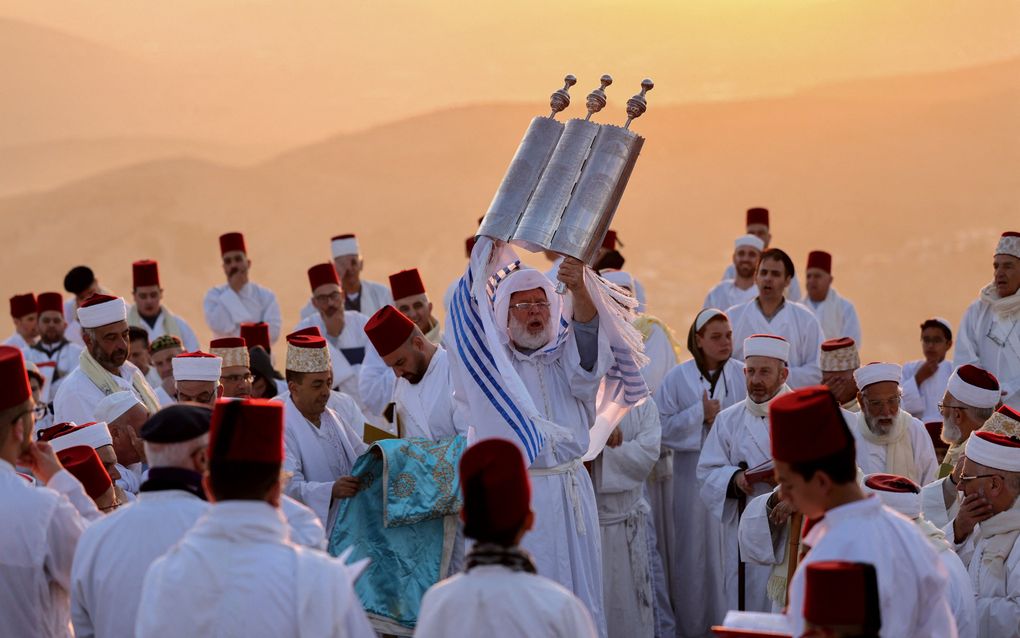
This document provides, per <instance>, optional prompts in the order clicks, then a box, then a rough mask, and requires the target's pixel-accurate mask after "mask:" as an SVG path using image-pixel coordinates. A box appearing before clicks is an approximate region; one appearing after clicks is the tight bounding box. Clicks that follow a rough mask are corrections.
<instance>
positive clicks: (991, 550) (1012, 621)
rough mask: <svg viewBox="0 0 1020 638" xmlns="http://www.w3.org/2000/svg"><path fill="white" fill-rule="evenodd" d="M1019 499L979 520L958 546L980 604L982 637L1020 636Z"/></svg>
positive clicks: (1009, 637)
mask: <svg viewBox="0 0 1020 638" xmlns="http://www.w3.org/2000/svg"><path fill="white" fill-rule="evenodd" d="M1018 541H1020V499H1018V500H1017V501H1016V502H1014V504H1013V507H1012V508H1011V509H1008V510H1006V511H1004V512H999V513H998V514H996V515H995V516H993V517H991V518H989V519H988V520H986V521H983V522H981V523H978V524H977V526H975V528H974V531H973V532H972V533H971V535H970V536H969V537H968V538H967V540H966V542H964V543H961V544H957V545H956V546H955V549H956V552H957V553H958V554H959V555H960V559H961V560H963V562H964V563H965V564H966V565H967V571H968V573H969V574H970V578H971V583H972V584H973V585H974V594H975V595H976V596H977V598H976V607H977V624H978V632H977V634H978V636H979V637H980V638H993V637H994V638H999V637H1000V636H1001V637H1002V638H1017V637H1020V542H1018Z"/></svg>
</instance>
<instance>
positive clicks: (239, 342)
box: [209, 337, 248, 350]
mask: <svg viewBox="0 0 1020 638" xmlns="http://www.w3.org/2000/svg"><path fill="white" fill-rule="evenodd" d="M247 347H248V345H247V343H246V342H245V340H244V338H243V337H223V338H222V339H213V340H212V341H210V342H209V349H210V350H212V349H213V348H247Z"/></svg>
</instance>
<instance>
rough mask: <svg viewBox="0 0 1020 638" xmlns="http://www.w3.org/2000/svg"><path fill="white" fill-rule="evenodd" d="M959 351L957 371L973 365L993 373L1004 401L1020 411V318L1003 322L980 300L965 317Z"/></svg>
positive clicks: (955, 359)
mask: <svg viewBox="0 0 1020 638" xmlns="http://www.w3.org/2000/svg"><path fill="white" fill-rule="evenodd" d="M955 348H956V351H955V353H954V357H953V367H954V368H957V367H959V366H962V365H964V364H966V363H970V364H973V365H976V366H978V367H980V368H984V369H985V370H987V371H989V372H991V373H992V374H994V375H995V378H997V379H998V380H999V387H1000V388H1001V389H1002V394H1003V401H1004V402H1005V403H1006V404H1007V405H1009V406H1010V407H1011V408H1014V409H1018V410H1020V317H1013V318H1012V319H1006V320H1004V319H1000V318H999V317H998V316H996V314H995V313H994V312H993V311H992V307H991V306H990V305H989V304H987V303H986V302H984V301H982V300H981V299H978V300H977V301H975V302H974V303H972V304H971V305H970V306H969V307H968V308H967V310H966V312H964V313H963V320H962V321H960V329H959V331H958V332H957V334H956V344H955Z"/></svg>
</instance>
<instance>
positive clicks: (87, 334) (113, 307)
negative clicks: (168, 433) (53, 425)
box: [53, 295, 159, 423]
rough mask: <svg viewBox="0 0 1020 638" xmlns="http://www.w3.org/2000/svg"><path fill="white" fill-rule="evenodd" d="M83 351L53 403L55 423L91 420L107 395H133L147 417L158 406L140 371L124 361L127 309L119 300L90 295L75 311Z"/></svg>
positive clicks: (118, 298)
mask: <svg viewBox="0 0 1020 638" xmlns="http://www.w3.org/2000/svg"><path fill="white" fill-rule="evenodd" d="M77 312H78V321H79V322H80V323H81V326H82V337H83V338H84V340H85V346H86V350H85V351H83V352H82V353H81V356H80V364H79V366H78V368H77V369H75V370H74V372H72V373H71V374H69V375H68V376H67V378H66V379H64V382H63V384H61V386H60V388H59V389H58V390H57V396H56V398H55V399H54V401H53V412H54V415H53V418H54V421H55V422H57V423H61V422H65V421H73V422H76V423H88V422H90V421H94V420H95V408H96V405H97V404H98V403H99V402H100V401H101V400H102V399H103V397H104V396H106V395H108V394H113V393H114V392H119V391H121V390H130V391H131V392H134V393H135V395H136V396H137V397H138V399H139V400H140V401H141V402H142V404H143V405H145V409H146V411H147V412H148V413H149V414H155V413H156V411H157V410H159V402H158V400H157V399H156V395H155V394H154V393H153V392H152V388H150V387H149V384H148V383H147V382H146V381H145V377H144V376H143V375H142V373H141V371H140V370H139V369H138V368H136V367H135V366H134V364H132V363H131V362H130V361H128V360H127V356H128V347H129V343H128V334H129V331H128V324H127V306H126V305H125V304H124V300H123V299H121V298H120V297H111V296H108V295H94V296H92V297H91V298H90V299H89V300H88V301H86V302H85V303H83V304H82V305H81V307H79V308H78V310H77Z"/></svg>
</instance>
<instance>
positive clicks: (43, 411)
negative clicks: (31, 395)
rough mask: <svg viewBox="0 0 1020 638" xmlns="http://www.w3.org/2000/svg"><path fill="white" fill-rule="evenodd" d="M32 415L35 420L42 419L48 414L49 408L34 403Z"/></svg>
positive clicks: (43, 404) (42, 404)
mask: <svg viewBox="0 0 1020 638" xmlns="http://www.w3.org/2000/svg"><path fill="white" fill-rule="evenodd" d="M32 413H33V414H35V418H36V420H39V419H44V418H46V415H47V414H49V413H50V406H48V405H46V404H45V403H36V404H35V407H34V408H32Z"/></svg>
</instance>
